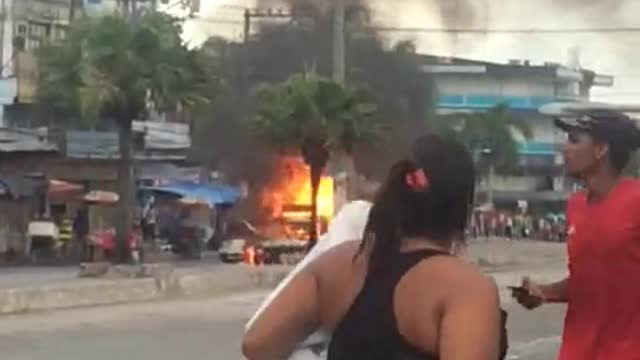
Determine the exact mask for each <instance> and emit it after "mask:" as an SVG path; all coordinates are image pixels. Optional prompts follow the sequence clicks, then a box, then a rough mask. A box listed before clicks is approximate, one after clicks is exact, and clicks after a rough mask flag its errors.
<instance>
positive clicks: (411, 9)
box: [185, 0, 640, 104]
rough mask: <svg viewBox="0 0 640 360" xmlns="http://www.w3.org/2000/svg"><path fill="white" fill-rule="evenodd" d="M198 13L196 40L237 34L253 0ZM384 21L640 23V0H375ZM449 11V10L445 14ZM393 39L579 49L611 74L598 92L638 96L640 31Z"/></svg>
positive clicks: (478, 52)
mask: <svg viewBox="0 0 640 360" xmlns="http://www.w3.org/2000/svg"><path fill="white" fill-rule="evenodd" d="M200 1H201V13H200V16H201V18H200V19H198V20H193V21H190V22H189V23H188V24H186V26H185V33H186V37H187V38H188V39H190V41H193V42H194V43H198V42H201V41H203V40H205V39H206V38H207V37H209V36H211V35H221V36H225V37H230V38H236V39H239V38H240V36H241V32H242V10H241V9H240V8H241V7H245V6H254V5H255V3H254V0H200ZM370 3H371V6H372V8H373V10H374V11H373V21H374V22H375V23H376V24H377V25H380V26H394V27H404V28H407V27H421V28H447V27H456V28H478V29H506V28H511V29H513V28H517V29H540V28H544V29H563V28H564V29H567V28H574V29H575V28H619V27H625V28H628V27H631V28H640V17H638V16H637V15H636V14H639V13H640V1H638V0H395V1H391V0H370ZM444 15H448V17H445V16H444ZM381 35H383V36H384V37H385V38H387V39H389V41H390V42H393V41H397V40H413V41H414V42H415V43H416V45H417V48H418V51H419V52H422V53H429V54H436V55H445V56H459V57H468V58H473V59H478V60H488V61H496V62H503V63H504V62H507V61H508V60H510V59H521V60H525V59H526V60H531V61H532V63H533V64H543V63H544V62H547V61H549V62H557V63H563V64H566V63H568V61H569V60H568V59H569V56H568V54H569V51H570V49H571V48H576V49H578V50H577V51H578V52H579V54H580V63H581V65H582V66H583V67H585V68H588V69H592V70H595V71H596V72H598V73H601V74H607V75H613V76H615V78H616V85H615V86H614V87H613V88H606V89H605V88H594V90H593V98H594V99H595V100H600V101H608V102H615V103H636V104H638V103H640V89H639V88H638V86H639V85H640V69H636V62H637V59H636V56H637V55H638V54H637V51H636V50H635V49H636V48H637V47H638V46H639V45H640V31H633V32H625V33H581V34H575V33H574V34H570V33H569V34H568V33H551V34H550V33H545V34H540V33H537V34H535V33H527V34H473V35H468V34H467V35H464V34H463V35H452V34H442V33H438V34H434V33H399V32H393V33H383V34H381Z"/></svg>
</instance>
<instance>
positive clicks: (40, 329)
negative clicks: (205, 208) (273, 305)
mask: <svg viewBox="0 0 640 360" xmlns="http://www.w3.org/2000/svg"><path fill="white" fill-rule="evenodd" d="M264 295H265V294H264V293H250V294H239V295H235V296H229V297H226V298H224V299H199V300H180V301H173V302H161V303H151V304H137V305H131V304H129V305H123V306H116V307H105V308H89V309H77V310H70V311H60V312H52V313H40V314H29V315H20V316H12V317H5V318H0V321H1V322H2V326H0V358H2V359H5V360H51V359H68V360H80V359H93V360H113V359H132V360H175V359H181V360H202V359H221V360H226V359H242V356H241V355H240V351H239V347H240V345H239V344H240V340H241V337H242V332H243V326H244V323H245V322H246V320H247V319H248V317H249V316H250V315H251V313H252V312H253V311H254V309H255V308H256V307H257V306H258V304H259V303H260V301H261V300H262V299H263V297H264ZM506 308H507V310H508V311H509V313H510V319H509V328H510V337H511V339H510V342H511V344H512V351H511V353H510V359H512V360H550V359H554V358H555V353H556V352H557V347H558V344H559V335H560V330H561V321H562V317H563V311H564V309H563V308H562V307H560V306H552V307H548V308H545V309H542V310H539V311H536V312H527V311H524V310H522V309H520V308H518V307H517V306H516V305H515V304H507V305H506Z"/></svg>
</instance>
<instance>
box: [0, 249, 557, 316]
mask: <svg viewBox="0 0 640 360" xmlns="http://www.w3.org/2000/svg"><path fill="white" fill-rule="evenodd" d="M467 258H469V260H470V261H473V262H475V263H477V264H478V265H480V266H481V267H482V268H483V269H485V271H486V272H487V273H488V274H489V275H491V276H493V277H494V278H495V279H496V282H497V284H498V287H499V288H500V291H501V295H502V296H503V299H507V298H508V296H507V286H509V285H517V284H518V283H519V282H520V280H521V278H522V277H523V276H532V277H533V278H535V279H537V280H539V281H553V280H557V279H559V278H562V277H563V276H565V274H566V265H565V258H564V244H552V243H538V242H526V241H506V240H492V241H490V242H482V241H480V242H473V243H471V244H470V245H469V248H468V251H467ZM161 266H162V265H161ZM164 268H166V269H169V270H162V271H158V272H156V271H153V276H151V277H147V278H126V277H125V278H109V277H106V278H78V268H75V267H68V268H15V269H0V315H7V314H18V313H26V312H32V311H47V310H58V309H67V308H76V307H83V306H100V305H113V304H121V303H132V302H145V301H158V300H165V299H171V298H179V297H198V296H224V295H228V294H230V293H234V292H246V291H255V290H257V289H267V288H272V287H275V286H276V285H277V284H278V282H279V281H280V280H281V279H282V278H284V277H285V276H286V274H287V273H288V271H289V270H290V269H291V267H288V266H267V267H259V268H250V267H247V266H245V265H242V264H239V265H224V264H220V263H177V264H176V266H175V267H173V268H172V265H168V266H167V265H164Z"/></svg>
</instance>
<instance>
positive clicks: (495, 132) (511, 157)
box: [436, 104, 531, 203]
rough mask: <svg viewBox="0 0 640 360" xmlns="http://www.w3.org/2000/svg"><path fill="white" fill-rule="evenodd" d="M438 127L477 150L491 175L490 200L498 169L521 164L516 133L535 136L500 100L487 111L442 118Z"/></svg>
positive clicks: (484, 172) (483, 168) (441, 131)
mask: <svg viewBox="0 0 640 360" xmlns="http://www.w3.org/2000/svg"><path fill="white" fill-rule="evenodd" d="M456 119H457V120H459V121H457V122H456ZM436 129H437V131H438V132H440V133H441V134H443V135H444V136H448V137H454V138H456V139H457V140H458V141H460V142H462V143H463V144H465V145H466V146H467V147H468V148H469V150H470V151H471V152H473V153H474V155H475V156H476V158H477V161H478V163H479V165H480V166H481V168H482V173H483V174H484V175H485V176H486V177H487V186H488V202H489V203H492V202H493V180H494V177H495V172H496V170H498V171H500V172H508V171H509V170H511V169H513V167H515V166H516V165H517V160H518V146H517V142H516V139H515V137H514V133H519V134H520V135H522V136H523V137H524V138H526V139H529V138H531V129H530V127H529V126H528V125H527V124H526V123H524V122H519V121H516V120H515V118H514V117H513V115H512V114H511V112H510V111H509V106H508V105H507V104H499V105H497V106H495V107H494V108H492V109H490V110H488V111H487V112H483V113H474V114H470V115H461V116H460V115H459V116H457V117H455V118H449V117H445V118H441V119H439V121H438V122H437V125H436Z"/></svg>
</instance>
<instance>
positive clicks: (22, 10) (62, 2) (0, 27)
mask: <svg viewBox="0 0 640 360" xmlns="http://www.w3.org/2000/svg"><path fill="white" fill-rule="evenodd" d="M72 4H73V3H72V1H71V0H1V1H0V12H1V13H2V17H1V18H0V40H1V44H0V45H1V46H0V60H1V61H2V71H1V74H2V76H1V78H0V125H1V124H4V120H5V119H6V112H7V110H10V109H11V108H12V107H15V106H18V105H20V104H30V103H32V102H33V101H34V94H35V82H36V72H35V64H36V61H35V58H34V56H33V50H35V49H37V48H38V47H40V46H41V45H42V44H43V43H44V42H46V41H49V40H55V39H61V38H64V36H66V33H67V29H68V27H69V22H70V20H71V18H72V17H73V16H74V14H75V13H77V11H79V10H80V7H79V6H78V7H73V8H72Z"/></svg>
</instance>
